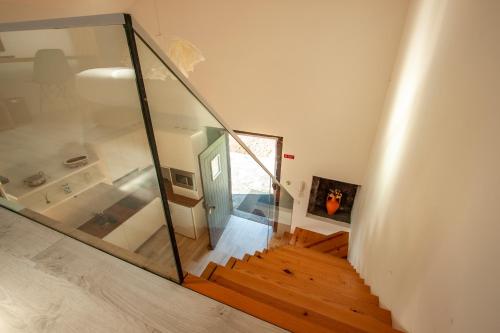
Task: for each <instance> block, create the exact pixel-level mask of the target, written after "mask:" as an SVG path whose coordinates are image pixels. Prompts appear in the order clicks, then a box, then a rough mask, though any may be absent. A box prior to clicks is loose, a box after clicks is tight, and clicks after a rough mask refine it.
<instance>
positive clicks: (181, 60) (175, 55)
mask: <svg viewBox="0 0 500 333" xmlns="http://www.w3.org/2000/svg"><path fill="white" fill-rule="evenodd" d="M167 55H168V57H169V58H170V59H171V60H172V61H173V62H174V64H175V65H176V66H177V67H178V68H179V70H180V71H181V72H182V74H184V76H185V77H188V72H192V71H194V66H195V65H196V64H197V63H199V62H201V61H205V57H204V56H203V54H202V53H201V51H200V50H199V49H198V48H197V47H196V46H195V45H194V44H193V43H191V42H190V41H188V40H185V39H181V38H174V39H172V40H171V41H170V43H169V44H168V49H167Z"/></svg>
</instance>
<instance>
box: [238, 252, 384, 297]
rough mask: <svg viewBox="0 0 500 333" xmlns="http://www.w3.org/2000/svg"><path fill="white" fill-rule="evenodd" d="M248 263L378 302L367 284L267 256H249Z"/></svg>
mask: <svg viewBox="0 0 500 333" xmlns="http://www.w3.org/2000/svg"><path fill="white" fill-rule="evenodd" d="M248 262H249V263H252V264H256V265H259V266H261V267H265V268H266V269H269V270H274V271H279V272H289V274H293V275H295V276H297V277H298V278H300V279H309V280H310V281H318V283H321V284H327V285H328V286H329V288H332V290H342V293H343V294H345V295H351V296H353V297H354V296H355V297H359V298H362V299H363V300H364V301H367V302H370V303H374V304H378V298H377V297H376V296H374V295H372V294H371V293H370V288H369V287H368V286H365V285H362V286H359V285H354V286H353V285H351V284H349V283H347V282H345V281H344V280H341V279H339V278H337V277H331V276H329V275H328V274H326V273H324V272H317V271H311V270H309V269H307V268H304V267H300V266H298V267H297V266H295V265H290V264H289V263H287V262H283V261H279V260H277V261H274V260H269V258H268V259H267V260H266V259H263V257H262V258H258V257H251V258H250V259H249V260H248Z"/></svg>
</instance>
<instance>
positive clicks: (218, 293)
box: [183, 274, 334, 333]
mask: <svg viewBox="0 0 500 333" xmlns="http://www.w3.org/2000/svg"><path fill="white" fill-rule="evenodd" d="M183 285H184V286H185V287H187V288H189V289H191V290H193V291H196V292H198V293H200V294H203V295H205V296H207V297H210V298H212V299H215V300H217V301H219V302H221V303H224V304H226V305H229V306H231V307H233V308H236V309H239V310H241V311H243V312H245V313H248V314H250V315H252V316H255V317H257V318H259V319H262V320H265V321H267V322H270V323H272V324H275V325H277V326H279V327H281V328H284V329H286V330H289V331H291V332H297V333H311V332H318V333H327V332H334V331H333V330H331V329H328V328H325V327H321V326H318V325H315V324H313V323H311V322H309V321H307V320H304V319H302V318H299V317H297V316H294V315H291V314H289V313H287V312H285V311H281V310H278V309H276V308H274V307H272V306H270V305H267V304H265V303H261V302H258V301H256V300H254V299H252V298H250V297H247V296H245V295H242V294H240V293H238V292H236V291H234V290H231V289H228V288H225V287H223V286H220V285H217V284H216V283H213V282H210V281H207V280H205V279H201V278H198V277H196V276H193V275H190V274H188V275H187V276H186V278H185V279H184V283H183Z"/></svg>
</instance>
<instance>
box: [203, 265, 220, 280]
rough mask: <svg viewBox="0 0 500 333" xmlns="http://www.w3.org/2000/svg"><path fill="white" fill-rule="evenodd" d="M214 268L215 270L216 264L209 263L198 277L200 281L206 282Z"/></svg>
mask: <svg viewBox="0 0 500 333" xmlns="http://www.w3.org/2000/svg"><path fill="white" fill-rule="evenodd" d="M216 268H217V264H216V263H213V262H209V263H208V265H207V267H205V269H204V270H203V272H202V273H201V275H200V277H201V278H202V279H205V280H208V279H209V278H210V276H211V275H212V273H213V272H214V271H215V269H216Z"/></svg>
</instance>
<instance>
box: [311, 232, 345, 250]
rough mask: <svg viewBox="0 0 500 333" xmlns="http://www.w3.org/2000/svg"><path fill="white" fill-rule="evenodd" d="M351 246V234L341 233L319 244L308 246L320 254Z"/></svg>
mask: <svg viewBox="0 0 500 333" xmlns="http://www.w3.org/2000/svg"><path fill="white" fill-rule="evenodd" d="M347 244H349V233H347V232H341V233H336V234H333V235H331V236H328V237H327V238H326V239H323V240H321V241H319V242H316V243H313V244H311V245H308V246H306V247H307V248H309V249H311V250H315V251H318V252H329V251H332V250H334V249H338V248H340V247H343V246H345V245H347Z"/></svg>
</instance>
